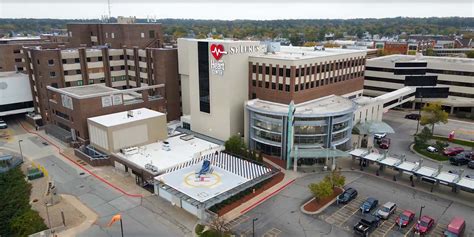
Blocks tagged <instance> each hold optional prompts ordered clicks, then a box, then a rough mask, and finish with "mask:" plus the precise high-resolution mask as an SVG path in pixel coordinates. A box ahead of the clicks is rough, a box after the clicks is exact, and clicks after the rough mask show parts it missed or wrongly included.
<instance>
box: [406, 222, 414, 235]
mask: <svg viewBox="0 0 474 237" xmlns="http://www.w3.org/2000/svg"><path fill="white" fill-rule="evenodd" d="M415 224H416V222H415V223H413V224H412V225H411V227H410V229H408V231H407V233H406V234H405V235H404V236H403V237H407V236H408V235H409V234H410V233H411V232H412V231H413V229H414V228H415Z"/></svg>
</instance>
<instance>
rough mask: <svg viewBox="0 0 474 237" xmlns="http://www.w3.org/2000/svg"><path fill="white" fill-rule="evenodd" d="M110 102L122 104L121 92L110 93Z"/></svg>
mask: <svg viewBox="0 0 474 237" xmlns="http://www.w3.org/2000/svg"><path fill="white" fill-rule="evenodd" d="M112 98H113V99H112V102H113V104H114V105H121V104H123V99H122V94H118V95H112Z"/></svg>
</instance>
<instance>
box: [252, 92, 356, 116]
mask: <svg viewBox="0 0 474 237" xmlns="http://www.w3.org/2000/svg"><path fill="white" fill-rule="evenodd" d="M247 106H248V107H249V108H250V109H252V108H253V109H255V110H257V111H268V112H272V113H274V114H280V115H287V114H288V105H286V104H280V103H275V102H270V101H265V100H260V99H254V100H249V101H247ZM295 107H296V112H295V115H296V116H300V117H305V116H311V117H314V116H329V115H330V114H337V113H346V112H349V111H351V110H355V108H356V105H355V103H354V102H352V101H351V100H349V99H346V98H344V97H341V96H337V95H330V96H325V97H322V98H318V99H315V100H310V101H307V102H304V103H300V104H296V105H295Z"/></svg>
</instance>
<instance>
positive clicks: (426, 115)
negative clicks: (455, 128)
mask: <svg viewBox="0 0 474 237" xmlns="http://www.w3.org/2000/svg"><path fill="white" fill-rule="evenodd" d="M422 111H423V113H422V114H421V120H420V124H421V125H431V133H432V134H433V133H434V126H435V125H436V124H438V123H447V122H448V113H447V112H446V111H444V110H443V107H441V104H440V103H439V102H434V103H429V104H428V105H425V106H424V107H423V109H422Z"/></svg>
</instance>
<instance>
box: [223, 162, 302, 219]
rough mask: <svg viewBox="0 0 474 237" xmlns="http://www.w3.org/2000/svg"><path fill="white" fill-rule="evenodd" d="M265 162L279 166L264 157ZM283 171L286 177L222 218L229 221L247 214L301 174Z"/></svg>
mask: <svg viewBox="0 0 474 237" xmlns="http://www.w3.org/2000/svg"><path fill="white" fill-rule="evenodd" d="M263 159H264V161H265V162H267V163H269V164H271V165H273V166H275V167H279V166H278V165H276V164H274V163H273V162H271V161H270V160H268V159H266V158H263ZM281 172H282V173H284V174H285V177H283V180H281V181H280V182H279V183H277V184H275V185H274V186H273V187H271V188H269V189H267V190H265V191H263V192H262V193H260V194H259V195H257V196H255V197H253V198H252V199H250V200H248V201H247V202H245V203H243V204H242V205H240V206H238V207H236V208H234V209H233V210H232V211H229V212H228V213H226V214H225V215H223V216H222V218H223V219H224V220H225V221H226V222H229V221H231V220H233V219H236V218H238V217H239V216H241V215H243V214H245V213H246V212H248V211H250V210H252V209H253V208H254V207H256V206H258V205H259V204H261V203H263V202H264V201H266V200H267V199H269V198H271V197H272V196H274V195H275V194H277V193H279V192H280V191H281V190H283V189H285V188H286V187H287V186H288V185H290V184H292V183H293V182H294V181H295V180H296V179H297V178H298V177H300V176H301V174H300V173H295V172H293V171H289V170H283V169H282V170H281Z"/></svg>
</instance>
